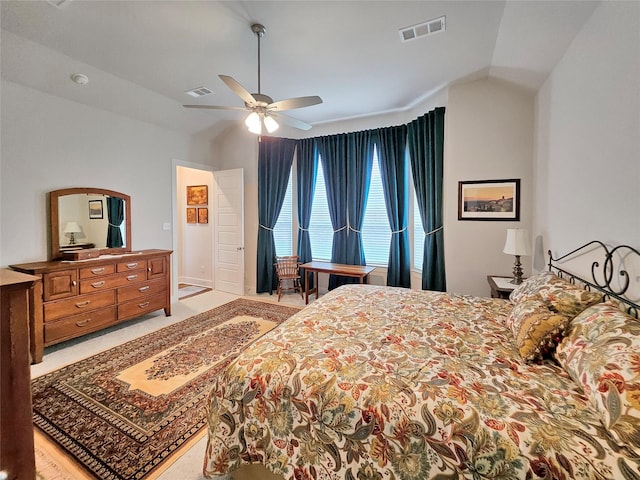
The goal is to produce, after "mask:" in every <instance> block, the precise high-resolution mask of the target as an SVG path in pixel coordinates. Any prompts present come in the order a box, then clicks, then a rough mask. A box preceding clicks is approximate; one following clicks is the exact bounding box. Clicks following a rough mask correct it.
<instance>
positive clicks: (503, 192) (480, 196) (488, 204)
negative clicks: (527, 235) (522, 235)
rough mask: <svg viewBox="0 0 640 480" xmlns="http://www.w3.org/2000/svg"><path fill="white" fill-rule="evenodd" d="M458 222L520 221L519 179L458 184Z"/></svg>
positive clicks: (474, 181)
mask: <svg viewBox="0 0 640 480" xmlns="http://www.w3.org/2000/svg"><path fill="white" fill-rule="evenodd" d="M458 220H498V221H499V220H502V221H519V220H520V179H519V178H517V179H510V180H473V181H464V182H458Z"/></svg>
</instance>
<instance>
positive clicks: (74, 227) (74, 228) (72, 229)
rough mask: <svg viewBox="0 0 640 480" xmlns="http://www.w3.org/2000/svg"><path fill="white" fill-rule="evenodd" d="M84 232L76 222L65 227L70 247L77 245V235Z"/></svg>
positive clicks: (68, 223)
mask: <svg viewBox="0 0 640 480" xmlns="http://www.w3.org/2000/svg"><path fill="white" fill-rule="evenodd" d="M80 232H82V229H81V228H80V225H78V224H77V223H76V222H67V225H66V226H65V227H64V233H68V234H69V245H75V244H76V233H80Z"/></svg>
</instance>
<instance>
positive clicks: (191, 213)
mask: <svg viewBox="0 0 640 480" xmlns="http://www.w3.org/2000/svg"><path fill="white" fill-rule="evenodd" d="M196 210H197V208H195V207H187V223H197V221H198V216H197V213H196Z"/></svg>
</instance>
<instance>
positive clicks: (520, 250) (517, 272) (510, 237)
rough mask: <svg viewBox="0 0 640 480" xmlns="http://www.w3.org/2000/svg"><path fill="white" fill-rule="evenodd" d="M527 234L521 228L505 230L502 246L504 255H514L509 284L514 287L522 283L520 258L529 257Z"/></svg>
mask: <svg viewBox="0 0 640 480" xmlns="http://www.w3.org/2000/svg"><path fill="white" fill-rule="evenodd" d="M528 236H529V234H528V233H527V231H526V230H524V229H522V228H508V229H507V241H506V242H505V244H504V249H503V250H502V251H503V252H504V253H506V254H508V255H515V257H516V261H515V264H514V266H513V279H512V280H511V283H513V284H514V285H520V284H521V283H522V264H521V263H520V256H522V255H530V253H531V252H530V251H529V241H528Z"/></svg>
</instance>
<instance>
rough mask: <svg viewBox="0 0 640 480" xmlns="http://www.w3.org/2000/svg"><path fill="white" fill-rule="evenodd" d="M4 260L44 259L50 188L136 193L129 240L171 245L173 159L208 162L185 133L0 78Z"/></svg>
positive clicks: (0, 255) (0, 256) (205, 149)
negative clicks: (0, 79) (89, 188)
mask: <svg viewBox="0 0 640 480" xmlns="http://www.w3.org/2000/svg"><path fill="white" fill-rule="evenodd" d="M0 88H1V102H2V111H1V115H2V116H1V124H2V133H1V134H2V138H1V141H2V145H1V152H0V153H1V159H2V165H1V170H0V176H1V178H0V182H1V186H2V188H1V191H0V220H1V221H0V225H1V226H2V231H1V232H0V245H1V251H0V265H3V266H6V265H9V264H13V263H23V262H31V261H40V260H45V259H47V255H48V248H47V246H48V244H49V233H48V228H47V226H48V210H47V208H48V207H47V205H46V198H47V197H46V195H47V192H49V191H51V190H56V189H60V188H68V187H83V186H86V187H98V188H106V189H109V190H116V191H120V192H123V193H126V194H128V195H130V196H131V217H132V228H131V230H132V247H133V248H134V249H145V248H163V249H172V232H171V231H170V230H169V231H167V230H163V223H165V222H168V223H172V208H171V206H172V201H173V199H172V196H171V191H172V188H171V178H172V171H171V168H172V167H171V162H172V160H171V159H172V158H181V159H185V160H187V161H193V162H196V163H204V164H207V163H210V150H209V148H210V147H209V145H208V143H207V142H206V141H204V140H203V139H198V140H195V139H194V138H191V137H189V136H188V135H186V134H182V133H177V132H173V131H169V130H166V129H163V128H160V127H157V126H154V125H150V124H147V123H143V122H140V121H137V120H132V119H129V118H125V117H122V116H119V115H116V114H113V113H109V112H106V111H103V110H98V109H95V108H91V107H87V106H86V105H83V104H79V103H75V102H71V101H69V100H65V99H62V98H58V97H55V96H52V95H49V94H46V93H42V92H40V91H37V90H33V89H31V88H28V87H24V86H21V85H18V84H15V83H13V82H10V81H7V80H6V79H2V84H1V85H0Z"/></svg>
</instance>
